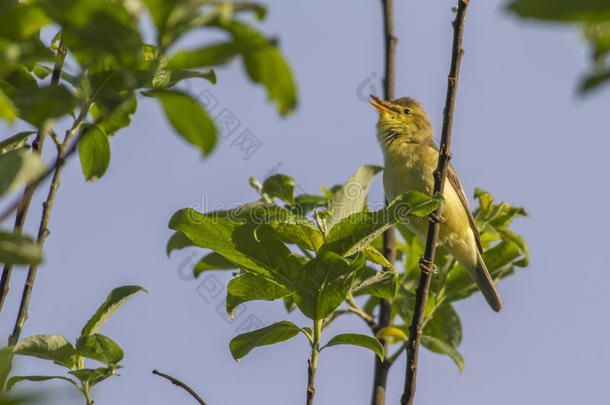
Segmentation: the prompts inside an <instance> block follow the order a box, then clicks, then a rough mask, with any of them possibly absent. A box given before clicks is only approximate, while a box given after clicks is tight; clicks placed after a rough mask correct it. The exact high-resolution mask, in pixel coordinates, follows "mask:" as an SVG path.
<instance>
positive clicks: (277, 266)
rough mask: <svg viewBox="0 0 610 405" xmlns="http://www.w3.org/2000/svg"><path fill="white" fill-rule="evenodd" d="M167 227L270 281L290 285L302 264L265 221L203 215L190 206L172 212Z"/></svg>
mask: <svg viewBox="0 0 610 405" xmlns="http://www.w3.org/2000/svg"><path fill="white" fill-rule="evenodd" d="M169 227H170V229H173V230H176V231H180V232H183V233H184V234H185V235H186V236H187V237H188V238H189V239H190V240H191V241H193V243H195V244H196V245H197V246H200V247H204V248H208V249H212V250H214V251H215V252H217V253H219V254H221V255H222V256H224V257H225V258H227V259H228V260H230V261H231V262H233V263H235V264H237V265H239V266H240V267H243V268H245V269H248V270H250V271H252V272H255V273H259V274H261V275H262V276H264V277H266V278H267V279H268V280H269V281H274V282H277V283H279V284H281V285H284V286H286V285H290V284H291V283H292V280H294V278H295V275H296V274H297V272H298V269H299V268H300V267H301V265H300V263H299V262H298V260H297V258H296V257H295V256H294V255H293V253H292V252H291V251H290V250H289V249H288V248H287V247H286V246H285V245H284V244H283V243H282V242H280V241H279V240H277V239H276V238H275V237H274V233H273V230H272V229H270V228H268V226H266V225H255V224H246V223H243V222H241V221H237V220H235V219H226V218H221V217H216V216H206V215H203V214H200V213H198V212H196V211H195V210H192V209H183V210H180V211H178V212H176V213H175V214H174V216H173V217H172V218H171V220H170V223H169Z"/></svg>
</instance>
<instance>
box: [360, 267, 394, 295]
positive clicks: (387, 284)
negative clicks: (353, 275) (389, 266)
mask: <svg viewBox="0 0 610 405" xmlns="http://www.w3.org/2000/svg"><path fill="white" fill-rule="evenodd" d="M397 282H398V273H396V272H395V271H376V270H375V269H372V268H370V267H366V266H365V267H364V268H363V269H362V272H361V273H360V274H359V275H358V278H357V280H355V281H354V286H353V287H352V290H351V293H352V294H353V295H364V294H367V295H372V296H375V297H379V298H385V299H392V298H394V295H396V291H397V289H398V284H397Z"/></svg>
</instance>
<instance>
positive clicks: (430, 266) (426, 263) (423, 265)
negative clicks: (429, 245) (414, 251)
mask: <svg viewBox="0 0 610 405" xmlns="http://www.w3.org/2000/svg"><path fill="white" fill-rule="evenodd" d="M419 268H420V269H421V270H422V271H425V272H426V273H428V274H436V273H438V269H437V267H436V265H435V264H434V263H432V262H431V261H430V260H428V259H426V258H425V257H422V258H421V259H419Z"/></svg>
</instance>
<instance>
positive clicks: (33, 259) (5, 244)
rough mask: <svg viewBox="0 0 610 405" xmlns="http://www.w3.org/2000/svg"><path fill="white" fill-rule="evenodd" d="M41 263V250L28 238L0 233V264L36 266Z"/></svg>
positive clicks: (15, 234) (21, 235)
mask: <svg viewBox="0 0 610 405" xmlns="http://www.w3.org/2000/svg"><path fill="white" fill-rule="evenodd" d="M41 261H42V248H41V247H40V245H39V244H38V243H37V242H35V241H34V240H32V238H30V237H29V236H26V235H23V234H17V233H9V232H0V263H8V264H38V263H40V262H41Z"/></svg>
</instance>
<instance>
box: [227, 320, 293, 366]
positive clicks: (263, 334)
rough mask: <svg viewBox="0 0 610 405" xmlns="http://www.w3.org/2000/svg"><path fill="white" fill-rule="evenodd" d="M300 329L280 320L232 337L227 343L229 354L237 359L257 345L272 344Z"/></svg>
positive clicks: (281, 340)
mask: <svg viewBox="0 0 610 405" xmlns="http://www.w3.org/2000/svg"><path fill="white" fill-rule="evenodd" d="M300 331H301V330H300V329H299V327H298V326H296V325H295V324H293V323H291V322H288V321H282V322H276V323H274V324H273V325H270V326H267V327H265V328H262V329H258V330H255V331H252V332H248V333H244V334H241V335H238V336H236V337H234V338H233V339H232V340H231V343H230V344H229V348H230V349H231V354H232V355H233V358H234V359H235V360H237V361H239V360H241V359H242V358H243V357H244V356H245V355H247V354H248V353H250V351H251V350H252V349H254V348H255V347H258V346H265V345H272V344H275V343H279V342H283V341H285V340H288V339H290V338H293V337H294V336H296V335H297V334H298V333H299V332H300Z"/></svg>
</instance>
